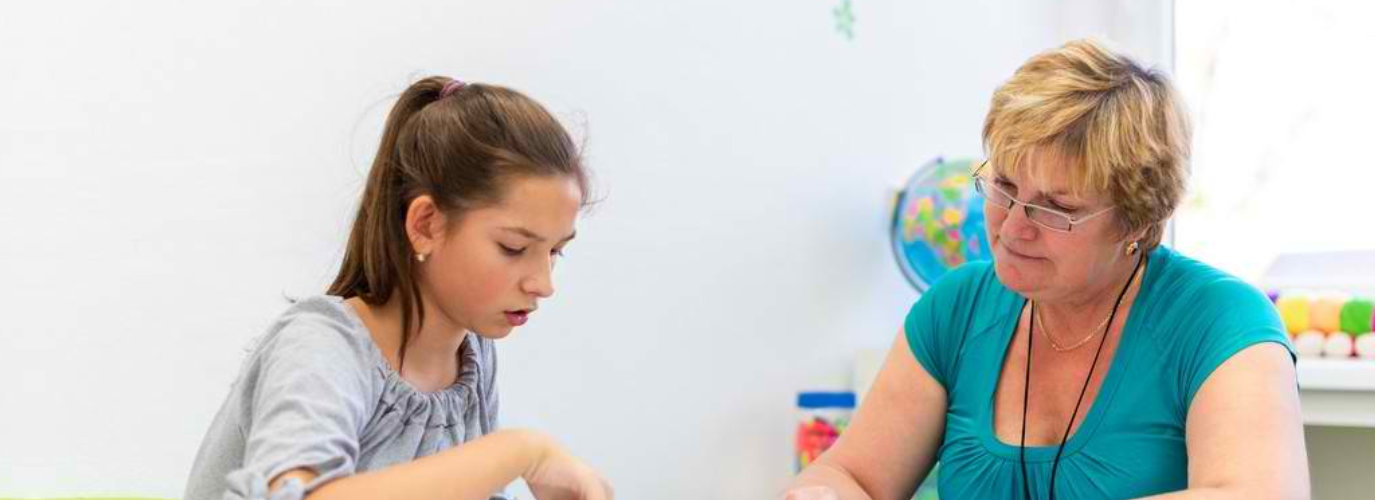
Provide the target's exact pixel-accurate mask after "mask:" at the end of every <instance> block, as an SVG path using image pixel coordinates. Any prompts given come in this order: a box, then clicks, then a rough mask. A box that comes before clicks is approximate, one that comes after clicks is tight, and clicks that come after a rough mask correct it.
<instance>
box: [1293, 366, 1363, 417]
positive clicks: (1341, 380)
mask: <svg viewBox="0 0 1375 500" xmlns="http://www.w3.org/2000/svg"><path fill="white" fill-rule="evenodd" d="M1298 375H1299V399H1300V400H1301V401H1302V404H1303V422H1304V424H1307V425H1319V426H1338V427H1372V428H1375V361H1366V360H1360V361H1358V360H1333V359H1300V360H1299V365H1298Z"/></svg>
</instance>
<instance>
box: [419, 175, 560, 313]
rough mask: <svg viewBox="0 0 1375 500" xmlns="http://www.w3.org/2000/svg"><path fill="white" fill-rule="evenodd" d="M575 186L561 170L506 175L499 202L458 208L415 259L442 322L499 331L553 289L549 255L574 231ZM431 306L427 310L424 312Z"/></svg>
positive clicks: (554, 255)
mask: <svg viewBox="0 0 1375 500" xmlns="http://www.w3.org/2000/svg"><path fill="white" fill-rule="evenodd" d="M581 206H582V192H581V191H580V190H579V188H578V185H577V183H576V182H575V181H574V180H572V179H569V178H567V177H562V176H545V177H521V178H514V179H511V180H508V181H506V186H504V191H503V192H502V196H501V202H500V203H498V204H496V205H492V206H488V207H483V208H476V209H473V210H469V211H467V212H464V213H463V214H462V215H461V218H460V219H459V220H457V221H455V222H454V224H453V225H451V226H450V227H449V228H448V230H447V231H444V232H443V236H442V237H440V238H437V239H436V241H435V242H434V244H433V246H432V253H431V254H430V255H429V256H428V257H427V259H426V262H425V263H423V264H420V265H419V269H420V273H419V275H420V286H421V288H422V290H425V291H427V292H428V295H429V298H430V300H431V301H432V304H433V305H434V307H435V309H437V310H435V311H433V313H437V314H427V317H426V322H427V323H428V322H429V321H432V319H431V318H433V320H440V321H444V322H445V323H447V325H446V326H449V327H451V328H459V329H464V330H468V331H472V332H474V333H477V334H478V335H481V336H483V337H486V338H501V337H505V336H506V335H508V334H510V333H511V331H512V330H513V329H515V327H517V326H520V325H522V324H524V323H525V320H526V319H527V318H528V316H529V314H530V313H532V312H534V310H535V309H536V308H537V307H538V306H539V301H540V300H541V299H545V298H548V297H550V296H551V295H553V294H554V282H553V277H552V275H551V273H552V271H553V267H554V262H555V261H556V260H557V259H558V257H559V256H560V255H561V254H562V251H563V249H564V247H565V246H566V245H567V244H568V242H569V241H570V240H572V239H573V236H574V232H575V230H574V223H575V221H576V219H577V216H578V213H579V210H580V208H581ZM428 312H430V311H427V313H428Z"/></svg>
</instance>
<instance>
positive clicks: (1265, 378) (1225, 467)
mask: <svg viewBox="0 0 1375 500" xmlns="http://www.w3.org/2000/svg"><path fill="white" fill-rule="evenodd" d="M1297 387H1298V384H1297V381H1296V375H1295V373H1294V363H1293V361H1292V360H1291V358H1290V356H1289V351H1288V350H1286V349H1285V348H1284V347H1283V346H1281V345H1279V344H1276V343H1273V342H1266V343H1261V344H1256V345H1253V346H1251V347H1248V348H1246V349H1243V350H1242V351H1241V352H1238V353H1237V354H1236V355H1234V356H1232V357H1231V358H1229V359H1228V360H1227V361H1225V362H1223V363H1222V365H1220V366H1218V368H1217V370H1215V371H1213V373H1212V375H1210V376H1209V377H1208V379H1207V381H1205V382H1204V383H1203V385H1202V386H1201V387H1200V388H1199V390H1198V394H1197V395H1195V396H1194V400H1193V403H1192V405H1191V406H1190V408H1189V415H1188V420H1187V422H1186V424H1185V435H1186V436H1185V439H1186V442H1187V445H1188V448H1189V489H1188V490H1185V491H1180V492H1176V493H1170V494H1168V495H1160V496H1153V497H1150V499H1149V500H1204V499H1229V500H1230V499H1237V500H1242V499H1245V500H1267V499H1274V500H1308V498H1309V497H1310V491H1309V484H1308V456H1307V452H1306V451H1305V449H1304V441H1303V420H1302V417H1301V415H1300V414H1299V395H1298V390H1297Z"/></svg>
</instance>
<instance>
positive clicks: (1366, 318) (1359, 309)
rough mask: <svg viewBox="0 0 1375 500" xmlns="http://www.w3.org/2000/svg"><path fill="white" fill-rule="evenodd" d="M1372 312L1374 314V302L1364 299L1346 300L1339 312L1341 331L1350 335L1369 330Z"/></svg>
mask: <svg viewBox="0 0 1375 500" xmlns="http://www.w3.org/2000/svg"><path fill="white" fill-rule="evenodd" d="M1372 314H1375V302H1371V301H1369V300H1366V299H1352V300H1348V301H1346V304H1343V305H1342V312H1341V328H1342V331H1343V332H1346V333H1349V334H1352V335H1358V334H1362V333H1365V332H1368V331H1370V329H1371V324H1370V323H1371V316H1372Z"/></svg>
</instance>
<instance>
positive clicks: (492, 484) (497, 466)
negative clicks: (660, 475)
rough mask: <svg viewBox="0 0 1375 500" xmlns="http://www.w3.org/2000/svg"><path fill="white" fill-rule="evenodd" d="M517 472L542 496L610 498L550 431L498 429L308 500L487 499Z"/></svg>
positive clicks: (303, 472) (307, 476)
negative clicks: (557, 441)
mask: <svg viewBox="0 0 1375 500" xmlns="http://www.w3.org/2000/svg"><path fill="white" fill-rule="evenodd" d="M315 476H316V474H315V472H314V471H311V470H309V469H294V470H291V471H287V472H285V473H282V474H281V475H279V476H277V477H276V478H274V479H273V480H272V482H271V485H270V489H272V490H276V489H278V488H280V487H282V485H283V484H284V483H285V482H286V481H288V480H293V479H295V480H299V481H301V483H302V484H306V483H309V482H310V481H311V480H313V479H314V478H315ZM518 477H523V478H525V481H526V483H527V484H528V485H529V487H530V491H531V493H534V494H535V496H536V497H537V498H539V499H540V500H612V492H611V488H610V486H609V485H608V484H607V483H606V480H604V479H602V477H601V476H599V475H598V474H597V473H596V472H595V471H593V470H592V468H591V467H588V466H587V465H586V464H584V463H582V462H581V461H579V460H578V459H577V458H574V457H573V456H572V455H569V454H568V452H566V451H565V450H564V449H563V448H562V447H560V446H559V445H558V444H556V443H555V442H554V441H553V440H552V439H550V438H549V437H548V436H546V435H544V434H541V433H538V432H534V431H528V430H502V431H497V432H494V433H492V434H488V435H486V436H483V437H482V438H479V439H477V440H474V441H471V442H468V443H465V444H463V445H461V446H456V447H454V448H450V449H448V450H445V451H443V452H440V453H436V454H434V455H430V456H427V457H424V458H419V459H416V460H414V461H411V462H406V463H403V464H397V465H394V466H391V467H387V468H384V469H380V470H376V471H370V472H365V473H361V474H356V475H352V476H347V477H343V478H340V479H337V480H334V481H331V482H329V483H326V484H324V485H323V486H320V487H319V488H317V489H316V490H315V491H313V492H312V493H311V494H309V495H307V496H306V498H307V499H309V500H353V499H358V500H486V499H487V498H488V497H489V496H491V495H492V494H493V493H495V492H496V491H498V490H500V489H501V488H502V487H504V486H506V485H507V484H510V483H511V482H512V481H514V480H515V479H516V478H518Z"/></svg>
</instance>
